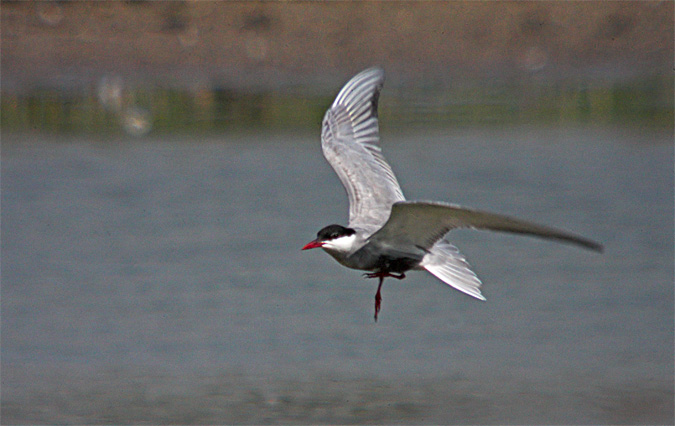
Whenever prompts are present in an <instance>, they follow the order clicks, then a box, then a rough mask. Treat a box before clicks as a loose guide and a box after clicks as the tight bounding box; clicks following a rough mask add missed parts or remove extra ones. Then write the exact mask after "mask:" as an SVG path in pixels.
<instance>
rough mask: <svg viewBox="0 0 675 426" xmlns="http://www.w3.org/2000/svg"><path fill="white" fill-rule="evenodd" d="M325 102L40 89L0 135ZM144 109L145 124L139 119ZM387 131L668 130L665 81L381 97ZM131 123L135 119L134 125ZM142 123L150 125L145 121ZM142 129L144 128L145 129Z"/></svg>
mask: <svg viewBox="0 0 675 426" xmlns="http://www.w3.org/2000/svg"><path fill="white" fill-rule="evenodd" d="M331 101H332V94H331V96H329V95H326V96H311V95H308V94H306V93H298V92H281V91H277V92H239V91H235V90H229V89H222V88H215V89H210V90H201V91H189V90H179V89H165V88H156V89H152V90H149V89H139V90H132V89H128V88H125V89H124V90H123V91H122V92H120V94H119V95H118V98H117V99H116V102H113V105H111V103H110V102H107V103H106V102H104V101H102V100H101V99H100V97H99V96H97V93H94V92H93V91H88V92H86V93H65V92H59V91H55V90H36V91H34V92H32V93H29V94H26V95H21V96H19V95H13V94H3V96H2V100H1V121H0V123H1V126H2V127H1V128H2V130H5V131H40V132H54V133H110V132H112V133H115V132H123V131H124V128H125V125H126V124H125V123H127V124H128V123H132V124H130V125H131V126H136V128H138V129H140V130H139V132H138V133H139V134H144V133H145V132H146V130H147V131H152V132H172V133H181V132H185V133H188V132H190V133H194V132H219V131H223V130H226V129H245V128H251V127H254V128H270V129H276V128H312V127H318V125H319V123H320V121H321V117H322V116H323V113H324V111H325V110H326V108H327V107H328V106H329V105H330V102H331ZM138 111H142V112H143V114H142V117H141V118H139V117H137V116H134V115H132V113H135V114H136V115H138ZM380 112H381V117H382V119H383V120H384V121H385V122H386V123H387V127H389V128H396V127H397V126H406V127H410V126H415V125H418V124H419V125H424V126H429V125H432V126H439V127H440V126H449V125H452V126H470V125H516V124H562V123H564V124H574V123H598V124H618V123H621V124H629V125H637V126H650V127H672V123H673V82H672V79H671V78H666V77H653V78H648V79H642V80H636V81H627V82H621V83H610V84H592V83H587V82H581V83H580V82H557V83H539V84H527V85H518V84H514V85H511V86H504V85H497V84H494V85H482V86H465V87H457V88H451V89H448V90H445V91H433V90H424V91H416V92H402V91H399V92H396V91H395V90H391V91H390V92H389V93H387V94H386V96H383V97H382V105H381V109H380ZM134 120H135V121H134ZM142 120H146V121H147V123H144V122H143V121H142ZM144 125H145V126H147V129H144V128H143V126H144Z"/></svg>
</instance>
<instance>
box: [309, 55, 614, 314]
mask: <svg viewBox="0 0 675 426" xmlns="http://www.w3.org/2000/svg"><path fill="white" fill-rule="evenodd" d="M383 83H384V71H383V70H382V69H381V68H379V67H374V68H369V69H366V70H364V71H362V72H360V73H359V74H357V75H356V76H354V77H353V78H352V79H351V80H349V81H348V82H347V84H345V86H344V87H343V88H342V90H340V92H339V93H338V95H337V97H336V98H335V101H334V102H333V104H332V105H331V107H330V108H329V109H328V111H326V114H325V116H324V118H323V124H322V130H321V147H322V150H323V155H324V157H325V158H326V160H328V163H329V164H330V165H331V166H332V167H333V169H334V170H335V173H337V175H338V177H339V178H340V181H341V182H342V184H343V185H344V187H345V189H346V191H347V196H348V198H349V224H348V225H347V226H342V225H328V226H326V227H325V228H323V229H321V230H320V231H319V232H318V233H317V238H316V239H314V240H313V241H311V242H309V243H307V244H306V245H305V246H304V247H303V248H302V250H308V249H313V248H322V249H323V250H324V251H325V252H326V253H328V254H330V255H331V256H332V257H333V258H334V259H335V260H337V261H338V262H339V263H341V264H342V265H344V266H346V267H348V268H352V269H357V270H362V271H367V272H366V273H365V274H364V276H365V277H367V278H378V279H379V283H378V286H377V293H376V294H375V321H377V316H378V313H379V312H380V306H381V301H382V295H381V290H382V283H383V282H384V279H385V278H387V277H392V278H396V279H399V280H400V279H403V278H405V277H406V273H407V272H408V271H410V270H426V271H428V272H430V273H431V274H432V275H434V276H435V277H436V278H438V279H440V280H441V281H443V282H444V283H446V284H448V285H450V286H451V287H453V288H455V289H457V290H459V291H461V292H463V293H466V294H468V295H470V296H473V297H475V298H476V299H480V300H485V297H483V295H482V294H481V291H480V286H481V281H480V280H479V279H478V277H477V276H476V274H475V273H474V272H473V271H472V270H471V268H470V267H469V264H468V263H467V261H466V259H465V258H464V256H463V255H462V254H461V253H460V252H459V250H457V248H455V246H453V245H452V244H450V243H449V242H448V241H447V240H446V239H445V235H446V234H447V233H448V232H449V231H451V230H453V229H457V228H472V229H486V230H492V231H502V232H510V233H515V234H523V235H531V236H536V237H541V238H548V239H553V240H557V241H560V242H566V243H572V244H577V245H579V246H581V247H584V248H587V249H590V250H595V251H598V252H601V251H602V249H603V247H602V245H601V244H599V243H597V242H595V241H592V240H589V239H586V238H583V237H581V236H577V235H573V234H570V233H568V232H565V231H561V230H558V229H554V228H550V227H547V226H542V225H537V224H534V223H530V222H526V221H523V220H519V219H515V218H511V217H508V216H503V215H500V214H495V213H488V212H484V211H480V210H474V209H471V208H466V207H462V206H458V205H455V204H448V203H442V202H429V201H406V199H405V197H404V196H403V192H402V191H401V187H400V186H399V183H398V181H397V180H396V176H395V175H394V172H393V171H392V169H391V167H390V166H389V164H388V163H387V161H386V160H385V158H384V156H383V155H382V150H381V148H380V143H379V142H380V135H379V127H378V113H377V107H378V99H379V96H380V90H381V89H382V85H383Z"/></svg>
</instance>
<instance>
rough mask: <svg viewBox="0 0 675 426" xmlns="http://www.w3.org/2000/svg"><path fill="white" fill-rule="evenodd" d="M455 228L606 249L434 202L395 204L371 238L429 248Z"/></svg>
mask: <svg viewBox="0 0 675 426" xmlns="http://www.w3.org/2000/svg"><path fill="white" fill-rule="evenodd" d="M456 228H474V229H487V230H491V231H501V232H511V233H515V234H524V235H532V236H536V237H541V238H547V239H553V240H558V241H561V242H566V243H571V244H577V245H580V246H582V247H584V248H587V249H591V250H595V251H602V249H603V248H602V245H601V244H599V243H597V242H595V241H592V240H589V239H586V238H583V237H580V236H578V235H573V234H570V233H567V232H565V231H561V230H558V229H554V228H549V227H546V226H542V225H537V224H534V223H531V222H526V221H523V220H519V219H514V218H511V217H508V216H503V215H500V214H495V213H488V212H483V211H479V210H473V209H468V208H465V207H460V206H457V205H453V204H444V203H434V202H399V203H396V204H394V206H393V207H392V210H391V216H390V217H389V220H387V222H386V223H385V225H384V226H383V227H382V229H380V230H379V231H377V232H376V233H375V234H373V236H371V237H370V239H369V240H370V241H371V242H379V243H385V244H397V245H398V244H402V245H405V244H412V245H414V246H416V247H419V248H422V249H425V250H429V249H431V248H432V247H433V245H434V244H435V243H436V242H437V241H438V240H440V239H441V238H442V237H443V236H444V235H445V234H446V233H447V232H448V231H450V230H452V229H456Z"/></svg>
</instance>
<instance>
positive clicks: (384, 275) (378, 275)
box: [363, 272, 405, 280]
mask: <svg viewBox="0 0 675 426" xmlns="http://www.w3.org/2000/svg"><path fill="white" fill-rule="evenodd" d="M363 276H364V278H387V277H392V278H396V279H397V280H402V279H403V278H405V273H400V274H392V273H390V272H366V273H365V274H363Z"/></svg>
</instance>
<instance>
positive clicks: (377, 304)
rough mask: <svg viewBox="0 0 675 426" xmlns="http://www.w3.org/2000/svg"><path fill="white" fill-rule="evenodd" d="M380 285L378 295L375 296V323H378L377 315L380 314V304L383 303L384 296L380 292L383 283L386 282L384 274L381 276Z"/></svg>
mask: <svg viewBox="0 0 675 426" xmlns="http://www.w3.org/2000/svg"><path fill="white" fill-rule="evenodd" d="M379 277H380V283H379V284H378V285H377V293H376V294H375V322H377V314H378V313H379V312H380V302H382V295H381V294H380V290H381V289H382V283H383V282H384V277H385V275H384V274H380V275H379Z"/></svg>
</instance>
